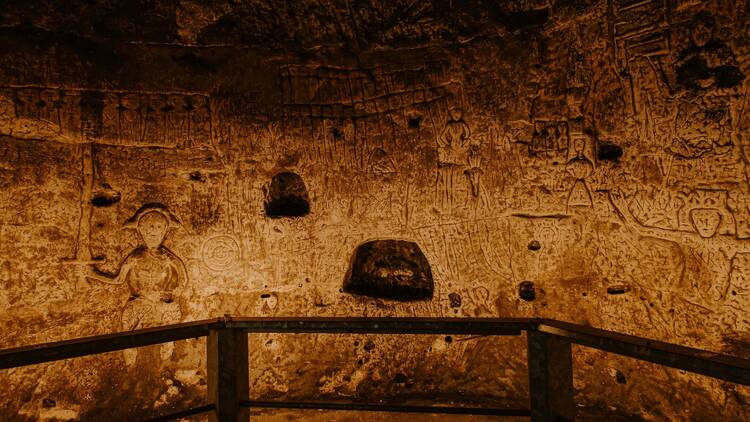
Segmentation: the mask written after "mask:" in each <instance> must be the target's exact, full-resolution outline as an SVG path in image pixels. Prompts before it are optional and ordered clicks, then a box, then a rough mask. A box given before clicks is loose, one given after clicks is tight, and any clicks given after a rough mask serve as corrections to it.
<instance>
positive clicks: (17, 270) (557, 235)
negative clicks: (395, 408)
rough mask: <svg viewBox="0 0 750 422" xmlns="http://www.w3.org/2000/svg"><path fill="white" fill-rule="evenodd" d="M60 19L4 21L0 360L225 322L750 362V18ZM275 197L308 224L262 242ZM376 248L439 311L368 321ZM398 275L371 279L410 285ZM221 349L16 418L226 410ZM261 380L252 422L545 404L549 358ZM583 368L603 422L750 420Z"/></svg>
mask: <svg viewBox="0 0 750 422" xmlns="http://www.w3.org/2000/svg"><path fill="white" fill-rule="evenodd" d="M35 3H38V4H35ZM53 3H54V2H25V1H23V2H22V1H8V2H6V3H5V4H4V5H0V51H2V55H0V57H2V59H0V186H2V189H0V217H1V218H0V309H2V312H0V347H2V348H6V347H12V346H19V345H26V344H32V343H39V342H47V341H53V340H61V339H67V338H72V337H79V336H84V335H93V334H102V333H108V332H114V331H121V330H130V329H136V328H141V327H148V326H155V325H162V324H167V323H176V322H180V321H191V320H197V319H203V318H208V317H216V316H222V315H226V314H230V315H243V316H291V315H298V316H302V315H304V316H436V317H448V316H450V317H459V318H460V317H490V316H500V317H513V316H540V317H549V318H555V319H559V320H565V321H571V322H576V323H581V324H589V325H592V326H595V327H600V328H604V329H609V330H614V331H618V332H623V333H629V334H635V335H639V336H644V337H649V338H654V339H659V340H663V341H668V342H674V343H678V344H684V345H689V346H694V347H699V348H703V349H706V350H710V351H716V352H723V353H728V354H734V355H737V356H743V357H748V356H750V314H748V311H747V310H748V307H749V306H750V158H749V157H750V155H748V151H750V149H749V148H750V111H749V110H748V109H750V96H748V90H750V77H748V75H750V41H749V40H750V6H749V5H748V4H747V2H743V1H739V0H735V1H733V0H724V1H670V2H661V1H640V2H638V1H630V0H599V1H593V0H592V1H584V0H578V1H555V0H526V1H518V2H493V1H477V2H461V1H447V0H433V1H426V2H408V1H401V0H369V1H365V2H339V1H330V0H310V1H301V2H277V1H261V0H253V1H248V2H234V1H221V0H217V1H213V2H199V1H193V0H187V1H156V2H154V1H116V0H107V1H103V2H100V3H99V4H94V3H91V2H87V1H83V0H81V1H70V2H66V5H65V6H60V7H55V6H53ZM506 3H507V4H506ZM282 4H283V5H282ZM278 175H296V176H294V177H292V176H288V177H287V176H284V178H285V179H284V180H287V179H288V181H291V182H293V183H292V184H293V185H294V186H292V187H291V190H292V191H293V192H292V193H291V194H290V195H292V196H290V198H291V197H294V198H297V200H298V202H299V203H301V202H302V201H304V202H305V206H306V207H307V208H305V209H304V212H301V211H300V212H296V211H295V212H288V213H283V212H282V213H281V214H278V215H268V214H267V213H268V204H269V203H271V202H272V201H273V200H275V199H278V198H282V199H284V198H285V197H284V195H286V194H287V193H285V189H286V185H284V184H283V183H281V182H280V180H281V179H279V177H278ZM297 176H298V177H297ZM291 182H290V183H291ZM284 183H286V182H284ZM282 185H283V186H282ZM277 197H278V198H277ZM287 200H288V198H287ZM299 203H297V202H295V204H297V205H300V204H299ZM295 210H297V209H296V208H295ZM297 211H299V210H297ZM271 214H273V213H271ZM374 240H386V241H387V240H394V241H399V242H404V243H403V244H416V246H417V249H416V250H421V252H422V253H423V255H424V257H422V258H419V260H418V261H419V268H420V271H422V270H421V269H422V268H423V264H424V262H423V261H424V259H423V258H426V261H427V263H428V264H429V269H428V270H429V272H430V273H431V280H430V283H432V284H430V290H429V293H430V294H423V295H418V297H417V298H418V299H420V298H421V299H422V300H407V301H401V300H391V299H389V298H388V297H389V296H388V294H378V295H375V296H378V297H370V296H366V295H361V294H356V293H355V294H352V293H348V292H347V290H345V284H346V283H347V281H348V279H347V273H348V272H350V270H351V266H352V259H353V258H352V257H353V256H354V255H355V252H356V250H357V248H358V247H359V246H360V245H363V244H366V243H367V242H370V241H374ZM373 262H375V260H374V259H373ZM376 266H377V265H376ZM389 268H390V267H389ZM394 268H395V267H394ZM394 268H390V269H388V270H387V274H385V275H382V274H381V275H379V276H378V275H377V274H380V273H378V272H377V271H380V270H382V271H385V270H383V269H382V268H381V269H380V270H373V271H374V272H373V273H372V274H375V276H378V277H383V279H384V280H385V279H389V280H390V279H393V280H396V279H398V280H399V281H398V283H400V282H407V281H408V279H409V277H412V276H414V274H413V273H411V270H409V271H407V270H404V269H401V267H399V268H395V269H394ZM404 268H406V267H404ZM404 280H406V281H404ZM391 281H392V280H391ZM389 282H390V281H389ZM381 287H382V286H380V285H379V287H378V288H381ZM355 290H356V289H355ZM366 290H367V289H365V291H366ZM349 291H350V290H349ZM362 291H363V290H359V292H360V293H361V292H362ZM430 295H431V298H429V296H430ZM390 297H393V296H390ZM204 348H205V344H204V342H203V341H197V340H196V341H184V342H176V343H174V344H166V345H163V346H155V347H149V348H142V349H138V350H134V351H128V352H127V353H122V352H118V353H109V354H105V355H101V356H94V357H88V358H81V359H75V360H70V361H63V362H57V363H52V364H46V365H37V366H31V367H24V368H19V369H15V370H6V371H0V380H1V381H2V384H3V385H4V386H5V388H4V389H3V391H2V392H0V419H2V420H55V419H57V420H78V419H81V420H111V418H112V417H122V418H133V417H140V416H144V417H145V416H149V415H154V414H156V413H159V412H165V411H167V410H170V409H173V408H174V409H176V408H180V407H183V406H186V405H188V404H191V403H193V404H195V403H199V402H201V401H202V397H204V396H205V393H206V386H205V379H206V374H205V373H204V371H203V370H202V369H200V368H203V367H204V366H205V351H204ZM250 350H251V352H250V353H251V391H252V394H253V395H254V397H257V398H266V399H271V398H279V397H284V398H290V399H305V400H310V399H316V398H325V399H345V400H369V401H373V400H380V399H382V400H396V401H398V400H401V401H403V400H409V401H412V402H427V401H431V400H437V401H439V402H463V403H474V404H490V403H491V404H493V405H507V406H511V407H523V406H525V405H526V400H527V397H528V384H527V380H526V377H527V372H526V363H525V361H526V356H525V352H524V350H525V342H524V339H523V338H518V339H514V338H479V337H468V336H448V337H443V336H441V337H433V336H420V337H392V336H382V337H378V336H354V335H352V336H331V335H317V336H315V335H296V336H295V335H264V336H255V335H254V336H251V344H250ZM311 351H320V353H311ZM575 368H576V370H575V374H574V376H575V388H576V391H577V397H576V399H577V401H578V403H579V404H580V405H581V406H582V409H581V414H582V415H586V414H598V413H596V412H600V413H601V412H603V413H607V414H612V415H614V416H621V417H623V418H630V420H633V419H636V420H640V419H642V420H717V419H721V420H742V419H743V417H744V418H746V417H747V415H748V410H747V409H748V402H749V401H750V390H749V389H747V388H742V387H739V386H735V385H731V384H726V383H723V382H718V381H715V380H711V379H709V378H706V377H700V376H695V375H691V374H688V373H685V372H682V371H677V370H670V369H665V368H661V367H658V366H655V365H650V364H646V363H642V362H638V361H634V360H630V359H625V358H619V357H616V356H612V355H607V354H604V353H599V352H595V351H592V350H587V349H583V348H581V349H576V350H575ZM587 412H588V413H587ZM717 415H718V416H717Z"/></svg>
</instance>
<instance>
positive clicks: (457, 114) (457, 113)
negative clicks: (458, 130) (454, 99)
mask: <svg viewBox="0 0 750 422" xmlns="http://www.w3.org/2000/svg"><path fill="white" fill-rule="evenodd" d="M449 112H450V115H451V120H453V121H459V120H461V119H462V118H463V117H464V111H463V110H462V109H461V107H452V108H451V109H450V110H449Z"/></svg>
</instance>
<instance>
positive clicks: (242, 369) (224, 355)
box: [207, 328, 250, 422]
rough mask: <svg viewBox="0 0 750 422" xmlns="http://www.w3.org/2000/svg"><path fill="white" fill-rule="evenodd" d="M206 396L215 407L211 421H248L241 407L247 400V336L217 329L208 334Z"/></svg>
mask: <svg viewBox="0 0 750 422" xmlns="http://www.w3.org/2000/svg"><path fill="white" fill-rule="evenodd" d="M207 347H208V350H207V354H208V357H207V361H208V397H209V400H211V401H212V402H213V403H214V405H215V406H216V411H215V412H214V414H213V415H211V417H210V420H211V422H240V421H241V422H247V421H248V419H249V417H250V412H249V409H247V408H243V407H240V401H241V400H248V398H249V389H250V383H249V374H248V370H249V368H248V355H247V333H246V332H245V331H244V330H241V329H236V328H217V329H213V330H211V331H210V332H209V334H208V340H207Z"/></svg>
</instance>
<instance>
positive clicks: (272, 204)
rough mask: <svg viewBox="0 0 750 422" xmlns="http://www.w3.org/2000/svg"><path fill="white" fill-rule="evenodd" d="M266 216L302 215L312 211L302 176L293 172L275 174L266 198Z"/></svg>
mask: <svg viewBox="0 0 750 422" xmlns="http://www.w3.org/2000/svg"><path fill="white" fill-rule="evenodd" d="M265 208H266V216H268V217H271V218H280V217H301V216H303V215H307V214H308V213H309V212H310V199H309V197H308V196H307V188H306V187H305V182H303V181H302V178H301V177H300V176H299V175H298V174H296V173H291V172H282V173H278V174H277V175H275V176H273V179H272V180H271V186H270V188H269V190H268V196H267V198H266V206H265Z"/></svg>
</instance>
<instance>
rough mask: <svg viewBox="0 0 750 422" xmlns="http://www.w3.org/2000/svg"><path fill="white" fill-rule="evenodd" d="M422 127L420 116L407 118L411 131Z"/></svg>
mask: <svg viewBox="0 0 750 422" xmlns="http://www.w3.org/2000/svg"><path fill="white" fill-rule="evenodd" d="M421 125H422V116H414V117H409V127H410V128H412V129H419V127H420V126H421Z"/></svg>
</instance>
